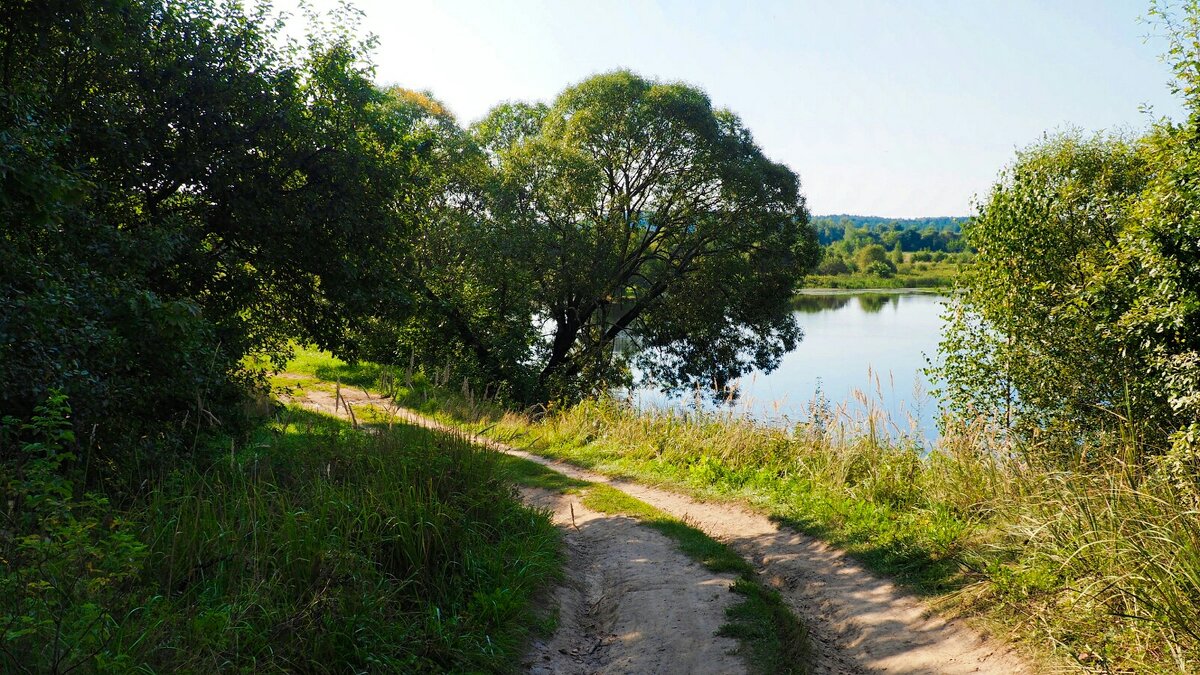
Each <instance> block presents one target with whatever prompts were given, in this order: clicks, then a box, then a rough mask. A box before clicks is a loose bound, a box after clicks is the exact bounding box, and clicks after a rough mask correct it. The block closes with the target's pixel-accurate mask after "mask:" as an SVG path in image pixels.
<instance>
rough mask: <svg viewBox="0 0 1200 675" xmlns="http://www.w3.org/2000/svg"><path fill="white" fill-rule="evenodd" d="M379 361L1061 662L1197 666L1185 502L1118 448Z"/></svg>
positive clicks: (1199, 653) (523, 438) (412, 395)
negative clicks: (826, 546)
mask: <svg viewBox="0 0 1200 675" xmlns="http://www.w3.org/2000/svg"><path fill="white" fill-rule="evenodd" d="M301 362H303V363H307V364H309V368H313V367H314V366H315V367H316V368H319V369H320V370H321V371H322V372H323V373H326V374H327V375H332V376H333V377H335V378H336V377H338V376H339V372H346V373H347V374H350V373H354V372H360V373H361V372H362V368H363V366H362V365H359V366H348V365H345V364H341V363H339V362H337V361H336V360H333V359H330V358H329V357H327V356H325V357H322V356H321V355H319V354H316V353H311V352H310V353H307V354H304V355H303V356H302V359H301ZM316 364H320V365H319V366H318V365H316ZM379 372H382V373H383V378H384V381H385V382H395V381H399V382H402V383H405V382H407V384H401V385H400V386H398V387H396V388H394V389H393V390H392V393H393V395H394V396H395V402H396V403H397V404H400V405H404V406H406V407H410V408H412V409H414V410H419V411H421V412H423V413H425V414H427V415H429V416H431V417H434V418H436V419H439V420H440V421H443V422H445V423H447V424H452V425H457V426H458V427H459V428H462V429H464V430H466V431H469V432H471V433H478V434H482V435H485V436H488V437H490V438H494V439H496V440H499V441H502V442H505V443H509V444H511V445H514V446H516V447H519V448H522V449H525V450H528V451H530V452H534V453H537V454H540V455H543V456H546V457H550V458H555V459H563V460H566V461H569V462H571V463H573V464H576V465H579V466H582V467H585V468H588V469H591V470H594V471H597V472H600V473H603V474H606V475H610V476H614V477H619V478H625V479H629V480H634V481H641V482H645V483H648V484H652V485H661V486H667V487H671V488H673V489H679V490H682V491H685V492H688V493H690V494H693V495H695V496H698V497H702V498H707V499H716V500H736V501H738V502H741V503H745V504H748V505H750V506H752V507H754V508H756V509H759V510H761V511H763V512H765V513H767V514H769V515H771V516H773V517H774V518H777V519H778V520H779V522H780V523H781V524H784V525H787V526H790V527H794V528H796V529H797V530H799V531H802V532H806V533H809V534H813V535H815V536H818V537H821V538H822V539H824V540H826V541H829V542H831V543H833V544H835V545H837V546H839V547H842V548H844V549H845V550H847V551H849V552H850V553H852V554H853V555H855V556H856V557H857V558H858V559H860V560H862V561H863V562H864V563H866V564H867V565H868V566H869V567H871V568H872V569H874V570H876V571H879V572H881V573H884V574H886V575H889V576H891V577H892V578H894V579H896V580H897V581H898V582H900V583H901V584H903V585H904V586H906V587H908V588H910V589H911V590H913V591H914V592H916V593H918V594H920V595H922V596H924V597H926V598H927V599H929V600H931V601H933V602H934V603H935V604H937V605H940V606H942V607H944V608H946V609H949V610H951V611H954V612H960V613H963V614H966V615H971V616H977V617H981V618H982V619H983V620H985V621H988V622H992V623H993V625H994V627H995V630H996V631H997V632H1000V633H1002V634H1006V635H1008V636H1009V637H1010V639H1013V640H1015V641H1018V642H1022V643H1024V644H1025V645H1026V646H1027V647H1028V648H1029V649H1030V650H1031V651H1032V652H1034V653H1041V654H1045V655H1047V656H1048V657H1050V658H1052V659H1055V660H1057V661H1059V662H1061V661H1066V662H1071V663H1074V664H1076V665H1077V666H1078V667H1081V668H1083V669H1085V670H1091V671H1096V672H1110V671H1116V672H1130V671H1133V672H1193V671H1194V670H1195V669H1196V668H1197V667H1200V636H1197V635H1196V633H1195V626H1196V625H1200V624H1198V621H1200V614H1198V611H1197V607H1198V605H1197V604H1196V603H1195V602H1194V600H1195V598H1196V597H1197V593H1198V592H1200V585H1198V582H1200V575H1198V573H1197V572H1198V570H1200V517H1198V516H1200V514H1198V513H1197V510H1196V507H1195V504H1194V502H1193V501H1191V500H1192V498H1191V497H1189V496H1188V493H1187V492H1186V490H1183V489H1181V488H1180V486H1178V485H1177V484H1175V483H1174V482H1173V481H1172V479H1171V476H1170V475H1169V474H1167V473H1162V472H1158V471H1155V470H1153V469H1150V468H1140V469H1139V468H1138V467H1136V466H1134V465H1131V464H1129V463H1127V462H1126V461H1125V460H1124V459H1123V458H1124V457H1125V456H1127V455H1128V453H1129V452H1131V451H1132V450H1133V448H1131V447H1129V446H1122V445H1100V444H1089V445H1086V446H1083V447H1081V448H1080V452H1081V454H1083V455H1085V456H1086V455H1094V456H1096V459H1095V460H1093V461H1091V462H1087V463H1080V462H1075V463H1073V464H1070V465H1059V464H1057V463H1054V462H1050V461H1046V460H1044V459H1042V458H1039V457H1037V456H1036V455H1034V454H1033V453H1020V452H1017V450H1018V449H1020V447H1019V446H1018V447H1014V448H1012V449H1010V450H1008V451H1005V450H1004V449H1003V448H1004V447H1005V443H1006V442H1005V441H1004V439H1002V438H999V437H995V436H988V435H986V434H987V433H988V432H987V431H986V430H985V428H984V427H981V426H978V425H975V424H961V423H959V424H954V423H950V426H949V427H947V428H946V430H945V433H944V435H943V437H942V438H941V439H940V441H939V442H938V443H937V444H936V445H935V446H934V447H933V448H932V449H928V448H926V447H925V445H924V444H923V443H922V442H921V439H918V438H905V437H903V436H902V435H900V434H899V432H898V427H896V426H894V422H895V421H893V420H889V419H887V418H886V417H884V416H882V415H880V414H878V413H875V414H869V415H863V416H859V417H851V416H849V415H847V414H846V413H845V412H844V410H842V409H835V408H831V407H829V405H828V404H827V403H823V404H821V403H819V404H816V405H814V407H813V408H812V409H811V411H810V415H809V417H808V419H806V420H804V421H800V422H798V423H795V424H793V425H789V426H783V427H781V426H777V425H763V424H756V423H753V422H750V421H747V420H745V419H742V418H739V417H736V416H734V415H732V414H722V413H704V412H695V411H670V410H664V411H647V410H637V409H634V408H632V407H630V406H629V404H628V403H627V402H624V401H619V400H613V399H600V400H594V401H587V402H583V403H580V404H577V405H574V406H567V407H552V408H550V409H549V410H542V409H538V410H533V411H524V412H521V411H513V410H512V409H510V408H506V407H505V406H503V405H500V404H498V403H497V402H495V401H493V400H488V399H483V398H481V397H476V396H474V395H472V394H471V393H470V392H469V391H468V392H467V393H466V394H465V395H464V393H463V390H462V389H460V388H458V389H456V388H454V387H452V386H450V383H448V382H446V381H444V380H443V381H440V382H439V381H436V379H435V380H433V381H431V380H430V379H428V378H427V377H426V376H425V375H424V374H422V373H419V372H418V373H415V374H408V373H405V372H403V371H400V370H396V371H392V370H389V369H386V368H383V369H380V371H379ZM342 381H346V379H343V380H342ZM368 386H369V383H368Z"/></svg>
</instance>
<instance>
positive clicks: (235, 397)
mask: <svg viewBox="0 0 1200 675" xmlns="http://www.w3.org/2000/svg"><path fill="white" fill-rule="evenodd" d="M51 4H52V5H53V6H52V7H47V6H44V5H43V4H42V3H4V5H3V12H4V15H3V17H2V18H0V45H2V47H3V48H2V49H0V118H2V120H3V121H2V127H3V130H4V131H3V133H2V135H0V183H2V186H3V192H2V195H3V197H2V198H0V220H2V221H3V223H4V226H3V230H2V232H0V236H2V237H3V246H0V384H2V386H0V408H3V409H4V411H5V412H6V413H11V414H28V413H29V412H30V411H31V410H32V406H34V405H36V404H38V403H39V402H41V401H43V400H45V398H46V396H47V394H48V392H49V391H51V390H61V391H63V392H65V393H66V394H67V395H68V396H70V398H71V401H72V402H73V405H74V410H75V414H76V416H77V418H79V420H80V421H81V422H83V423H84V424H86V425H87V427H90V430H91V433H92V436H93V440H94V441H95V442H96V443H97V445H98V447H106V448H107V447H112V446H113V443H115V442H116V440H117V439H118V438H126V439H129V438H132V439H137V438H141V439H143V442H147V443H150V442H157V441H155V440H154V439H160V438H166V437H167V436H169V435H171V434H167V430H168V429H176V428H177V426H175V425H180V424H184V423H185V421H186V423H187V424H189V425H192V426H193V427H194V428H200V427H197V426H195V425H197V424H199V425H202V426H208V425H210V424H215V423H217V422H218V421H220V422H221V423H225V424H228V423H231V422H232V421H233V420H234V418H236V417H237V411H238V410H239V407H238V406H239V403H238V402H239V401H240V392H241V390H242V387H241V384H239V382H241V381H242V380H244V377H245V371H244V370H243V367H242V359H243V357H245V356H246V355H249V354H261V355H266V356H273V357H275V358H276V360H277V361H278V360H279V359H281V358H283V357H284V356H285V355H286V353H287V349H288V347H287V345H288V341H289V340H292V339H300V340H304V341H311V342H316V343H318V344H321V345H324V346H326V347H335V348H338V349H341V350H346V349H348V347H349V345H348V344H347V342H346V338H345V336H346V335H347V334H349V331H348V330H347V329H348V328H351V327H353V326H354V325H355V324H356V322H357V321H359V320H360V318H361V317H365V316H369V315H370V313H371V312H372V311H374V310H375V309H376V307H377V306H378V304H379V303H380V302H381V301H383V300H384V299H386V302H387V303H388V305H389V306H392V307H394V306H396V305H401V306H403V305H405V304H407V302H408V301H407V299H406V294H405V292H406V289H405V286H404V285H402V284H400V283H398V282H400V280H401V279H402V276H401V275H399V274H398V273H397V265H396V264H395V261H397V260H402V259H404V257H405V256H406V252H405V251H406V248H407V241H406V237H405V236H404V232H405V228H406V227H407V226H408V225H407V223H408V221H409V218H408V216H407V211H405V210H404V208H403V207H402V206H401V207H400V208H397V205H398V204H399V205H402V204H404V203H405V201H406V200H405V196H404V195H405V193H406V192H407V191H408V190H409V189H410V185H412V182H413V181H412V177H411V176H410V175H409V168H408V167H409V162H408V158H409V156H410V155H412V154H414V153H415V149H414V148H411V147H410V146H409V145H407V143H406V140H405V138H404V137H403V135H402V133H401V131H402V128H401V127H399V126H397V125H395V124H393V123H392V120H391V118H389V117H387V116H384V115H381V114H379V112H380V106H381V102H382V100H383V97H382V95H381V94H380V92H379V91H378V90H377V89H376V88H375V86H374V84H373V83H372V81H371V77H370V76H371V71H370V67H369V65H368V64H366V63H364V62H363V61H362V56H363V54H364V51H365V48H366V46H365V45H360V44H356V43H354V42H352V41H350V40H349V39H348V38H346V37H344V35H343V33H339V32H338V31H336V30H335V31H332V32H330V33H324V34H323V33H320V32H314V33H313V34H312V35H311V36H310V37H309V39H308V41H307V42H306V43H304V44H295V43H292V44H286V43H283V42H282V40H281V39H280V36H279V32H278V31H279V26H278V25H277V24H274V23H272V22H271V21H269V20H268V19H267V16H266V14H265V13H264V12H265V10H260V11H259V13H257V14H254V13H249V14H248V13H246V12H245V10H244V9H243V8H242V7H241V5H240V4H239V3H233V2H218V1H217V0H205V1H197V2H188V3H174V2H171V3H160V2H142V1H116V0H113V1H111V2H85V1H82V0H63V1H61V2H54V3H51ZM175 435H177V434H175Z"/></svg>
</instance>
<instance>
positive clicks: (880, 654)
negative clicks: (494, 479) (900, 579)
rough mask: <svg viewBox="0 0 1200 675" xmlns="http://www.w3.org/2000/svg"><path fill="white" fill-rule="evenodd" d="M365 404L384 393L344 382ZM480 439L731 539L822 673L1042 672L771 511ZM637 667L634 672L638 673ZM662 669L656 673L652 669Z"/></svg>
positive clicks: (315, 397) (423, 421) (325, 403)
mask: <svg viewBox="0 0 1200 675" xmlns="http://www.w3.org/2000/svg"><path fill="white" fill-rule="evenodd" d="M342 391H343V396H344V397H345V398H346V399H347V400H349V401H350V402H351V405H352V406H355V407H357V406H358V405H362V404H380V403H381V401H380V399H379V398H378V397H375V398H373V399H371V398H369V397H368V396H367V395H366V394H365V392H361V391H359V390H354V391H353V392H352V391H350V390H348V389H343V390H342ZM307 396H308V400H307V401H303V402H304V403H305V404H306V405H309V406H311V407H314V408H318V409H323V410H324V411H326V412H331V413H332V412H333V396H332V395H331V394H329V393H325V392H320V391H312V392H307ZM392 410H394V412H395V413H396V414H397V416H398V417H400V418H402V419H404V420H406V421H408V422H410V423H413V424H419V425H421V426H425V427H430V428H436V429H441V430H444V431H447V432H450V433H458V434H461V433H462V432H461V431H458V430H455V429H453V428H450V427H447V426H445V425H443V424H440V423H438V422H435V421H433V420H430V419H428V418H426V417H424V416H421V415H417V414H415V413H413V412H411V411H408V410H405V409H392ZM477 440H478V442H480V443H482V444H485V445H487V446H489V447H492V448H495V449H496V450H499V451H501V452H506V453H508V454H511V455H514V456H517V457H522V458H525V459H529V460H531V461H534V462H537V463H539V464H542V465H544V466H547V467H550V468H552V469H554V470H555V471H558V472H560V473H562V474H565V475H567V476H570V477H572V478H579V479H582V480H588V481H594V482H598V483H607V484H609V485H611V486H613V487H615V488H617V489H619V490H622V491H623V492H626V493H627V494H630V495H632V496H634V497H637V498H638V499H641V500H642V501H644V502H647V503H649V504H652V505H654V506H656V507H658V508H660V509H662V510H664V511H666V512H668V513H671V514H672V515H675V516H676V517H680V518H682V517H684V516H686V517H688V518H689V519H690V521H691V522H692V523H693V524H694V525H696V526H697V527H699V528H700V529H702V530H704V531H705V532H706V533H708V534H709V536H712V537H714V538H717V539H720V540H721V541H724V542H725V543H727V544H729V545H730V546H732V547H733V548H734V549H735V550H737V552H738V553H739V554H741V555H742V556H743V557H745V558H746V559H747V560H749V561H750V562H751V563H752V564H753V565H754V566H755V567H756V568H757V570H758V572H759V573H760V574H762V575H763V577H764V578H765V579H767V580H768V581H769V582H770V583H771V584H772V585H774V586H775V587H776V588H777V589H778V590H779V591H780V593H781V594H782V595H783V597H784V600H785V601H786V602H787V603H788V605H789V606H790V607H791V608H792V610H793V611H795V612H796V614H797V616H799V617H800V620H801V622H802V623H803V624H804V625H805V626H806V627H807V628H808V630H809V633H810V634H811V635H812V638H813V640H812V641H813V644H812V648H813V653H814V658H815V663H814V664H813V671H814V672H816V673H877V672H886V673H914V674H915V673H947V674H957V673H997V674H1008V673H1033V672H1038V671H1037V669H1036V668H1035V667H1034V666H1033V665H1032V664H1031V663H1030V662H1029V661H1027V660H1026V659H1024V658H1023V657H1022V656H1021V655H1020V654H1018V653H1017V652H1016V651H1015V650H1014V649H1013V648H1012V647H1011V646H1009V645H1007V644H1005V643H1004V642H1002V641H1000V640H995V639H991V638H989V637H988V636H987V635H986V634H984V633H981V632H979V631H977V630H975V629H974V628H972V627H971V626H968V625H966V623H965V622H962V621H959V620H947V619H945V618H943V617H940V616H938V615H937V614H936V613H934V612H932V611H931V610H930V609H929V607H928V606H926V605H925V604H924V603H922V602H921V601H920V600H918V599H917V598H914V597H913V596H912V595H910V594H908V593H905V592H904V591H902V590H901V589H899V588H897V587H896V586H895V585H894V584H892V583H891V582H889V581H887V580H885V579H881V578H879V577H877V576H875V575H874V574H872V573H871V572H869V571H868V570H866V569H865V568H864V567H863V566H862V565H860V564H859V563H857V562H856V561H854V560H853V559H851V558H850V557H849V556H847V555H846V554H844V553H842V552H841V551H838V550H837V549H834V548H832V547H830V546H828V545H826V544H825V543H824V542H822V541H820V540H819V539H815V538H813V537H809V536H806V535H803V534H800V533H797V532H794V531H792V530H789V529H787V528H781V527H780V526H778V525H777V524H775V523H774V522H772V521H771V520H770V519H769V518H767V517H766V516H764V515H762V514H759V513H755V512H753V511H750V510H748V509H745V508H742V507H739V506H737V505H734V504H716V503H706V502H700V501H697V500H695V499H693V498H691V497H688V496H686V495H681V494H678V493H674V492H669V491H667V490H662V489H659V488H653V487H648V486H645V485H639V484H635V483H628V482H625V481H618V480H612V479H610V478H608V477H606V476H603V475H600V474H596V473H593V472H591V471H586V470H584V469H580V468H578V467H575V466H572V465H569V464H566V463H564V462H559V461H555V460H550V459H546V458H544V457H540V456H538V455H533V454H530V453H528V452H525V451H523V450H518V449H516V448H512V447H510V446H507V445H504V444H502V443H497V442H495V441H491V440H488V439H483V438H479V439H477ZM631 672H632V671H631ZM645 672H653V671H645Z"/></svg>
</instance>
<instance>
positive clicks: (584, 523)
mask: <svg viewBox="0 0 1200 675" xmlns="http://www.w3.org/2000/svg"><path fill="white" fill-rule="evenodd" d="M523 494H524V495H525V497H526V499H527V500H528V501H530V502H531V503H533V504H535V505H539V506H544V507H548V508H550V509H551V510H552V512H553V514H554V522H555V524H556V525H558V526H559V527H560V528H561V529H562V532H563V539H564V542H565V545H566V556H567V559H566V566H565V569H564V576H565V579H566V580H565V582H564V583H563V584H562V585H561V586H559V587H558V588H557V589H555V591H554V593H553V596H552V598H553V600H552V602H553V603H554V604H555V605H556V609H557V611H558V627H557V629H556V630H555V632H554V635H552V636H551V637H550V638H548V639H545V640H536V641H534V643H533V644H532V645H531V647H530V650H529V653H528V654H527V655H526V658H525V662H524V664H523V665H524V666H525V668H526V669H527V670H528V672H530V673H535V674H537V675H552V674H558V673H578V674H582V673H681V674H683V673H700V674H706V673H707V674H712V675H717V674H722V673H744V672H745V671H746V669H745V665H744V663H743V662H742V659H741V658H740V657H738V656H735V655H733V650H735V649H736V648H737V641H736V640H734V639H732V638H726V637H718V636H717V635H716V632H717V629H719V628H720V627H721V624H723V623H724V622H725V608H726V607H728V606H729V605H730V604H732V603H733V602H734V601H735V600H736V598H735V596H734V595H733V594H732V593H730V592H729V587H730V585H732V584H733V581H734V577H733V576H732V575H730V574H715V573H713V572H710V571H708V570H706V569H705V568H704V567H703V566H702V565H700V564H699V563H697V562H695V561H694V560H692V559H690V558H688V557H687V556H685V555H684V554H682V553H680V552H679V551H678V549H677V548H676V547H675V544H674V542H672V541H671V540H670V539H668V538H666V537H665V536H663V535H661V534H659V533H658V532H655V531H654V530H651V529H650V528H647V527H644V526H642V525H639V524H638V522H637V521H636V520H634V519H632V518H626V517H623V516H609V515H605V514H602V513H597V512H595V511H592V510H590V509H588V508H586V507H584V506H583V505H582V504H580V503H579V501H578V499H577V498H576V497H575V496H573V495H562V494H557V493H552V492H548V491H544V490H533V489H530V490H524V491H523Z"/></svg>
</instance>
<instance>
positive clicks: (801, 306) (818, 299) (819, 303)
mask: <svg viewBox="0 0 1200 675" xmlns="http://www.w3.org/2000/svg"><path fill="white" fill-rule="evenodd" d="M848 302H850V296H848V295H797V296H796V297H795V298H792V309H794V310H796V311H797V312H803V313H804V314H817V313H818V312H824V311H827V310H831V309H841V308H843V307H845V306H846V303H848Z"/></svg>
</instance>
